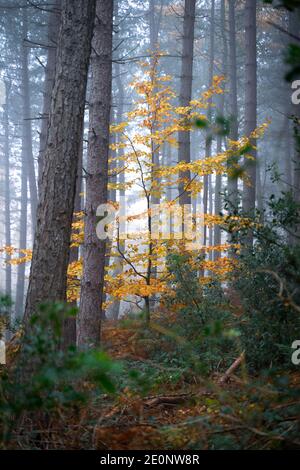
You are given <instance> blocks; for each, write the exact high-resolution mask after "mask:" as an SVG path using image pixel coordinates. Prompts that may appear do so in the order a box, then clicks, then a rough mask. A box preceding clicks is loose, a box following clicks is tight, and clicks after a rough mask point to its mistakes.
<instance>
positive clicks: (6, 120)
mask: <svg viewBox="0 0 300 470" xmlns="http://www.w3.org/2000/svg"><path fill="white" fill-rule="evenodd" d="M10 87H11V84H10V82H8V81H6V82H5V95H6V103H5V105H4V155H5V187H4V194H5V244H6V246H11V227H10V224H11V220H10V215H11V214H10V183H9V179H10V142H9V99H10V98H9V93H10ZM9 260H10V256H9V254H7V255H6V260H5V261H6V265H5V294H6V295H8V296H9V297H11V264H10V263H9Z"/></svg>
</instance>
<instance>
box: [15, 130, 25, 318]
mask: <svg viewBox="0 0 300 470" xmlns="http://www.w3.org/2000/svg"><path fill="white" fill-rule="evenodd" d="M23 123H24V121H23ZM26 139H27V133H26V130H25V126H24V125H23V126H22V152H21V159H22V162H21V201H20V207H21V213H20V231H19V234H20V235H19V249H20V250H24V249H26V248H27V205H28V188H27V176H28V175H27V168H28V166H27V159H26ZM24 256H25V255H23V254H20V258H24ZM24 293H25V263H20V264H19V265H18V274H17V290H16V308H15V313H16V318H18V319H21V318H22V317H23V304H24Z"/></svg>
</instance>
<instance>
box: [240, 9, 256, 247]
mask: <svg viewBox="0 0 300 470" xmlns="http://www.w3.org/2000/svg"><path fill="white" fill-rule="evenodd" d="M245 34H246V37H245V44H246V67H245V74H246V102H245V134H246V135H247V136H249V135H250V134H251V132H253V131H254V130H255V129H256V127H257V54H256V2H253V0H246V5H245ZM252 145H253V146H255V141H253V142H252ZM249 154H250V155H251V156H252V157H253V158H254V159H256V155H257V152H256V150H255V149H254V148H253V149H252V150H251V152H249ZM246 166H247V177H248V180H249V182H248V183H247V184H245V185H244V191H243V210H244V212H245V213H246V214H247V215H249V216H252V215H254V212H255V197H256V161H253V160H248V161H247V162H246ZM247 244H248V245H249V246H251V245H252V244H253V235H252V234H251V233H249V234H248V236H247Z"/></svg>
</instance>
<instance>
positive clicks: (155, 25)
mask: <svg viewBox="0 0 300 470" xmlns="http://www.w3.org/2000/svg"><path fill="white" fill-rule="evenodd" d="M162 5H163V2H162V0H160V9H159V11H157V7H158V3H157V0H149V12H148V13H149V39H150V41H149V42H150V52H151V54H152V55H153V56H152V58H151V63H152V67H153V68H154V67H155V66H156V65H155V60H154V55H155V54H156V53H157V51H158V50H159V44H158V34H159V28H160V22H161V15H162ZM155 131H156V126H155V124H154V127H153V129H152V133H154V132H155ZM151 150H152V163H153V179H156V180H157V179H158V178H157V176H156V175H155V170H156V169H157V168H158V167H159V150H158V149H157V142H156V141H153V140H152V141H151ZM159 202H160V197H159V196H157V195H156V194H152V195H151V203H152V204H159Z"/></svg>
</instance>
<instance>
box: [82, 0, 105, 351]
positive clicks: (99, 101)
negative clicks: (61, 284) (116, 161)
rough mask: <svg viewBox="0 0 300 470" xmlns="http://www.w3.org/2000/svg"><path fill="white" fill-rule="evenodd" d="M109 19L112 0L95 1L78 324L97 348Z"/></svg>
mask: <svg viewBox="0 0 300 470" xmlns="http://www.w3.org/2000/svg"><path fill="white" fill-rule="evenodd" d="M112 22H113V2H112V1H111V2H107V1H106V0H98V2H97V9H96V20H95V28H94V39H93V53H92V57H91V74H92V79H91V96H90V98H89V103H90V109H89V147H88V163H87V174H86V205H85V229H84V248H83V250H84V251H83V277H82V282H81V296H80V311H79V315H78V323H77V344H78V346H79V347H80V348H90V347H96V346H98V345H99V343H100V328H101V314H102V301H103V285H104V267H105V251H106V242H105V240H99V239H98V238H97V234H96V225H97V217H96V210H97V207H98V206H99V205H100V204H103V203H105V202H107V179H108V151H109V120H110V107H111V80H112Z"/></svg>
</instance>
